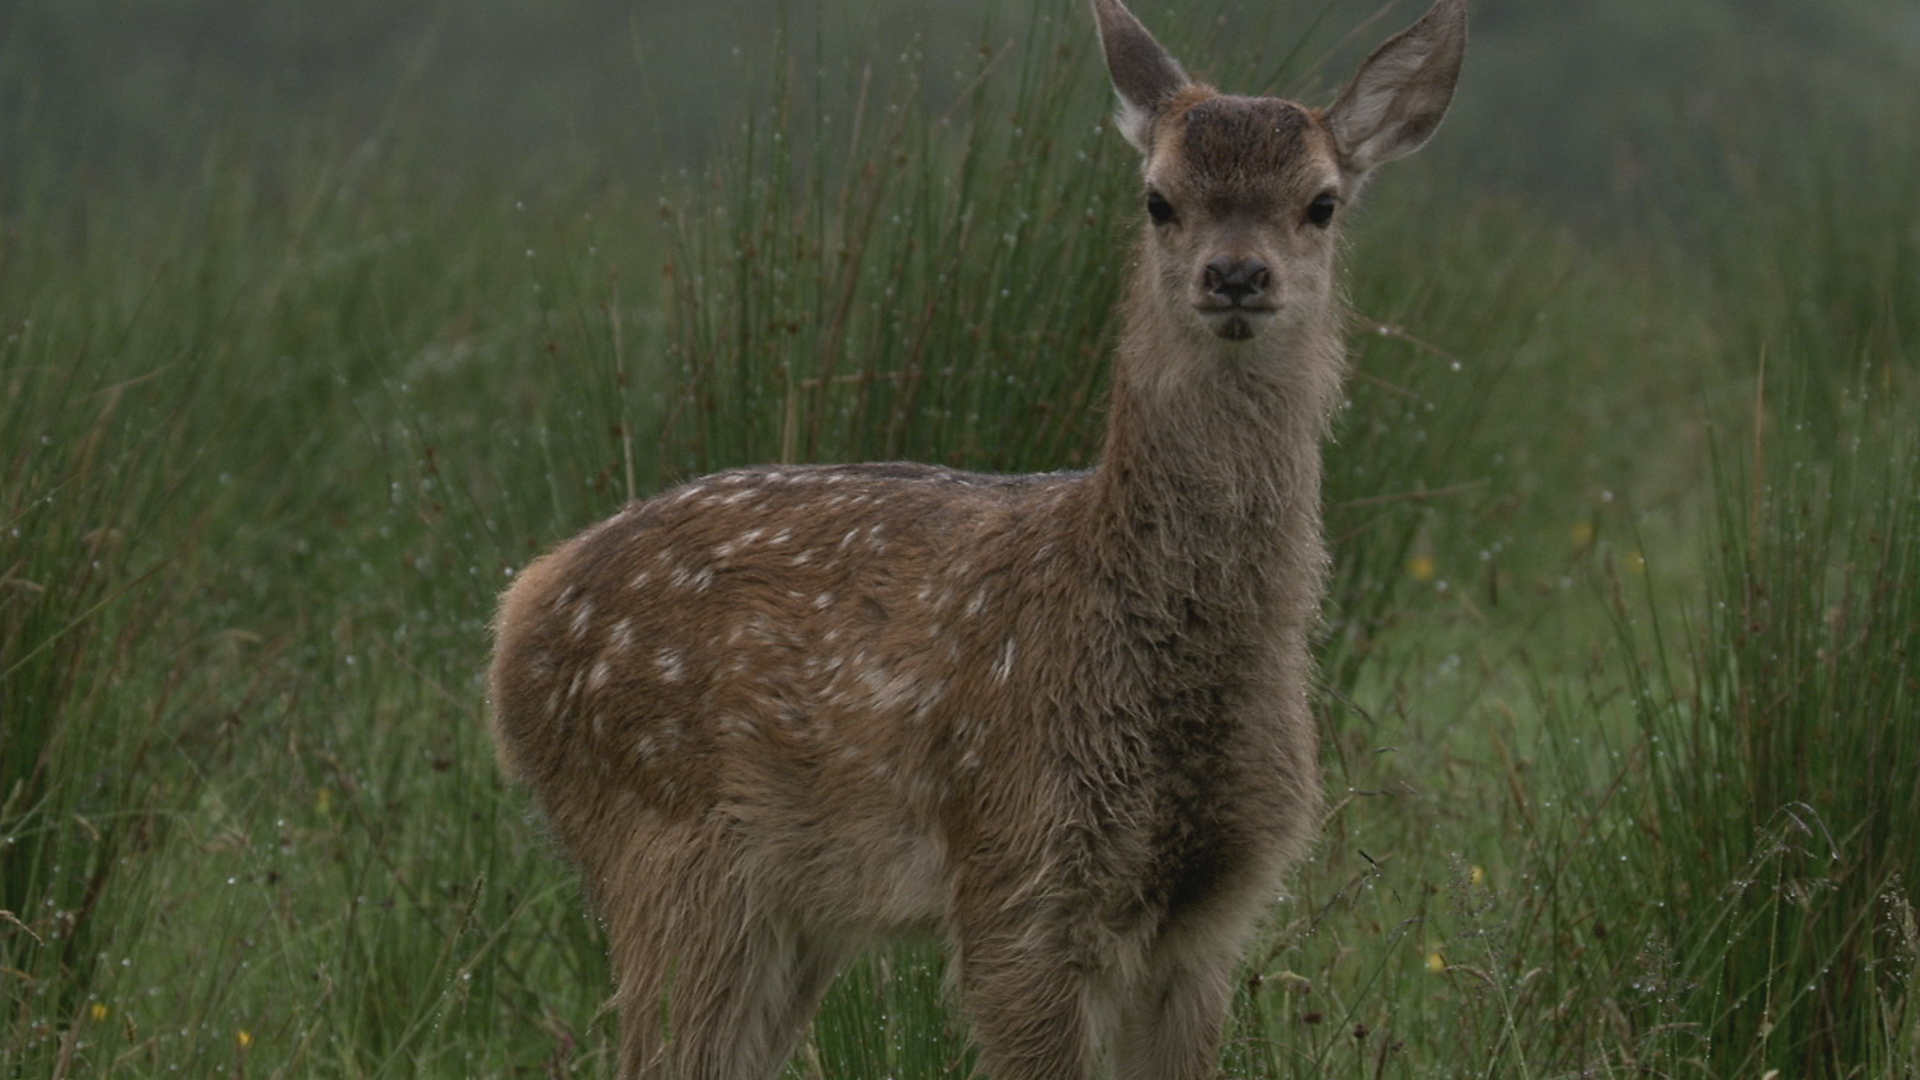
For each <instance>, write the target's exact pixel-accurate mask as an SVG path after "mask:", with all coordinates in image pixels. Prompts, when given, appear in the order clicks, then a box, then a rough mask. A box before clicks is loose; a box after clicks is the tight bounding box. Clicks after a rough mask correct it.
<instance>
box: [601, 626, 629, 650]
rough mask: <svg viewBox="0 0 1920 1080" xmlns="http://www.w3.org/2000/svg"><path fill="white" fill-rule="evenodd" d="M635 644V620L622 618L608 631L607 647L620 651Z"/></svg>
mask: <svg viewBox="0 0 1920 1080" xmlns="http://www.w3.org/2000/svg"><path fill="white" fill-rule="evenodd" d="M632 644H633V620H632V619H621V620H620V621H619V622H617V623H614V624H613V629H612V630H610V631H608V633H607V648H608V649H609V650H611V651H613V652H618V651H620V650H622V649H625V648H627V647H628V646H630V645H632Z"/></svg>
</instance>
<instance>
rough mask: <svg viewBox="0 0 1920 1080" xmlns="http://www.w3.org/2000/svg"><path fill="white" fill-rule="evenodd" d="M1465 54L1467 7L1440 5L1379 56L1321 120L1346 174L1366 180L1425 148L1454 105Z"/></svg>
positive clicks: (1448, 0) (1460, 1)
mask: <svg viewBox="0 0 1920 1080" xmlns="http://www.w3.org/2000/svg"><path fill="white" fill-rule="evenodd" d="M1466 50H1467V4H1466V0H1435V3H1434V5H1433V7H1431V8H1429V9H1428V11H1427V13H1426V14H1425V15H1424V16H1422V17H1421V19H1420V21H1419V22H1417V23H1414V24H1413V25H1412V26H1410V27H1408V28H1407V29H1405V30H1403V31H1401V32H1400V33H1399V34H1397V35H1395V36H1394V37H1392V38H1390V39H1389V40H1388V41H1387V43H1386V44H1384V45H1382V46H1380V47H1379V48H1378V49H1375V50H1374V53H1373V55H1372V56H1369V57H1367V62H1366V63H1364V64H1362V65H1360V71H1359V74H1357V75H1355V76H1354V77H1353V81H1352V82H1350V83H1348V84H1347V88H1346V89H1345V90H1342V91H1341V92H1340V97H1339V99H1338V100H1336V101H1335V102H1334V103H1333V104H1332V105H1330V106H1328V107H1327V111H1326V113H1325V114H1324V115H1325V119H1326V122H1327V127H1328V129H1329V130H1331V131H1332V132H1333V139H1334V143H1335V144H1336V145H1337V146H1338V147H1339V149H1340V155H1341V157H1343V158H1344V159H1345V160H1346V165H1347V167H1348V168H1349V169H1351V170H1352V171H1353V172H1354V173H1356V174H1358V173H1364V172H1366V171H1367V170H1368V169H1371V168H1373V167H1374V166H1375V165H1378V164H1380V163H1382V162H1386V161H1392V160H1393V159H1394V158H1397V157H1405V156H1406V155H1408V154H1411V153H1413V152H1414V151H1415V150H1418V149H1420V148H1421V147H1422V146H1424V145H1426V142H1427V139H1428V138H1430V137H1431V136H1432V135H1433V131H1434V129H1435V128H1437V127H1439V126H1440V120H1441V118H1442V117H1444V116H1446V115H1447V106H1448V105H1449V104H1451V103H1452V101H1453V87H1454V84H1455V83H1456V82H1458V81H1459V79H1460V60H1461V58H1462V57H1463V56H1465V55H1466Z"/></svg>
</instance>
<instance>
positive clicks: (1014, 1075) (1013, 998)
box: [956, 913, 1099, 1080]
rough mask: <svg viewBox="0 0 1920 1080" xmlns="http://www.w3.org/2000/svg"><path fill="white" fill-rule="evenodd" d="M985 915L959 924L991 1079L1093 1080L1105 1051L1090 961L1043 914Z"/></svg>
mask: <svg viewBox="0 0 1920 1080" xmlns="http://www.w3.org/2000/svg"><path fill="white" fill-rule="evenodd" d="M994 914H1004V913H994ZM986 921H987V920H980V921H979V922H976V923H975V924H974V925H971V926H968V925H962V926H960V927H958V928H956V929H957V933H956V938H957V940H958V944H959V955H958V961H959V967H960V987H961V994H962V997H963V998H964V1000H965V1004H966V1009H967V1013H968V1016H969V1019H970V1020H971V1022H972V1029H973V1036H974V1041H975V1042H976V1043H977V1044H978V1045H979V1048H980V1063H981V1065H982V1067H983V1071H984V1072H985V1073H986V1075H987V1076H989V1077H991V1078H992V1080H1087V1078H1089V1077H1091V1076H1092V1075H1093V1072H1094V1063H1095V1062H1096V1061H1097V1060H1098V1056H1099V1049H1098V1045H1097V1044H1098V1035H1099V1032H1098V1030H1097V1024H1096V1022H1095V1018H1094V1007H1095V1001H1094V987H1093V985H1092V982H1091V979H1090V978H1089V972H1088V971H1087V965H1086V964H1085V963H1084V962H1081V961H1079V960H1077V959H1076V958H1075V957H1074V956H1073V955H1072V954H1071V952H1070V951H1069V950H1067V949H1065V948H1063V947H1061V944H1060V939H1059V935H1058V934H1056V933H1051V932H1049V930H1048V929H1047V928H1046V927H1045V926H1044V925H1040V924H1039V923H1040V920H1020V921H1018V922H1012V921H1003V919H994V920H992V924H991V925H981V924H980V923H984V922H986Z"/></svg>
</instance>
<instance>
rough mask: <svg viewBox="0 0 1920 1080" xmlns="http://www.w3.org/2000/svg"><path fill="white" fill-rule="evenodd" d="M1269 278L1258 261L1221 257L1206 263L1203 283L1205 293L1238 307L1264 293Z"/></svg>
mask: <svg viewBox="0 0 1920 1080" xmlns="http://www.w3.org/2000/svg"><path fill="white" fill-rule="evenodd" d="M1271 276H1272V275H1271V274H1270V273H1269V272H1268V270H1267V264H1266V263H1263V262H1261V261H1260V260H1259V259H1250V258H1225V257H1222V258H1218V259H1214V260H1213V261H1211V262H1209V263H1207V269H1206V273H1205V283H1206V288H1207V292H1209V293H1211V294H1212V295H1214V296H1217V297H1219V298H1220V299H1222V300H1225V301H1226V302H1228V303H1229V304H1234V305H1238V304H1240V303H1241V302H1242V301H1245V300H1248V299H1250V298H1252V297H1255V296H1259V295H1260V294H1261V293H1262V292H1265V291H1266V288H1267V282H1268V280H1269V279H1270V278H1271Z"/></svg>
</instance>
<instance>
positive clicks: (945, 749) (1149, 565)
mask: <svg viewBox="0 0 1920 1080" xmlns="http://www.w3.org/2000/svg"><path fill="white" fill-rule="evenodd" d="M1092 6H1093V12H1094V16H1095V20H1096V23H1097V26H1098V32H1099V38H1100V42H1101V45H1102V47H1103V51H1104V54H1105V59H1106V64H1107V69H1108V73H1109V75H1110V76H1111V79H1112V82H1113V86H1114V89H1115V91H1116V93H1117V95H1118V106H1117V112H1116V114H1115V126H1116V127H1117V129H1118V130H1119V132H1120V133H1121V134H1122V135H1123V136H1124V137H1125V138H1126V140H1127V141H1128V142H1130V143H1131V144H1132V145H1133V146H1134V147H1135V148H1136V149H1138V151H1139V152H1140V154H1141V156H1142V162H1143V166H1142V178H1143V181H1144V184H1143V192H1142V195H1141V203H1140V210H1141V211H1142V212H1143V217H1144V220H1143V221H1142V222H1141V224H1140V227H1139V237H1138V240H1137V242H1136V245H1135V247H1134V249H1133V256H1132V262H1131V264H1130V268H1129V273H1128V277H1127V281H1126V284H1125V286H1124V289H1123V293H1122V297H1121V299H1120V301H1119V302H1118V306H1117V317H1118V320H1119V323H1120V332H1119V334H1118V335H1117V341H1116V345H1115V348H1114V353H1113V358H1112V377H1111V383H1110V390H1109V395H1110V400H1109V406H1108V414H1107V426H1106V432H1105V437H1104V443H1103V444H1102V447H1101V450H1100V453H1099V456H1098V457H1097V459H1096V461H1095V464H1094V465H1093V466H1092V467H1091V468H1089V469H1086V470H1082V471H1068V472H1055V473H1045V474H1037V475H999V474H984V473H973V472H965V471H960V470H956V469H950V468H945V467H940V466H935V465H925V464H914V463H901V462H893V463H878V464H845V465H770V466H760V467H751V468H738V469H732V470H729V471H724V472H720V473H717V474H714V475H710V476H705V477H702V478H699V479H694V480H691V481H688V482H686V483H684V484H682V485H680V486H678V487H677V488H673V489H671V490H668V491H665V492H664V493H661V494H659V495H656V496H654V497H652V498H650V499H645V500H639V501H634V502H631V503H629V504H628V505H626V506H625V507H624V508H623V509H621V510H620V511H619V512H618V513H616V514H615V515H614V516H613V517H611V518H609V519H607V520H606V521H603V522H601V523H600V524H598V525H595V526H593V527H591V528H589V529H587V530H586V531H585V532H583V533H581V534H580V535H578V536H576V537H574V538H572V539H570V540H567V541H565V542H564V543H561V544H560V545H559V546H558V547H556V548H554V549H552V550H551V551H550V552H548V553H547V554H545V555H543V556H541V557H540V558H538V559H536V560H534V561H533V562H532V563H531V564H530V565H528V566H526V567H525V568H524V569H522V570H521V571H520V572H519V573H518V574H517V575H515V577H514V580H513V581H512V583H511V586H510V587H509V588H508V589H507V590H506V592H505V594H504V596H503V597H502V600H501V603H500V606H499V611H498V615H497V618H496V620H495V624H494V635H495V648H494V654H493V659H492V665H491V670H490V674H489V694H490V697H491V706H492V708H491V715H492V733H493V737H494V740H495V744H496V747H497V750H498V756H499V758H500V761H501V763H502V765H503V767H504V770H505V771H506V772H507V773H508V774H510V775H511V776H512V777H514V778H516V779H517V780H519V781H520V782H522V783H524V784H525V785H526V786H527V787H529V788H530V789H531V793H532V795H533V797H534V801H535V803H536V804H537V807H538V809H539V811H540V813H541V815H542V818H543V819H544V821H545V823H546V827H547V828H548V829H549V830H550V834H551V836H552V838H553V839H554V840H555V842H556V843H557V845H558V846H559V847H560V848H561V849H562V851H563V852H564V854H565V855H566V856H567V857H568V858H570V859H571V860H572V861H573V862H574V863H576V864H577V866H578V869H579V872H580V874H581V876H582V880H583V882H584V886H585V891H586V893H587V897H588V900H589V902H590V904H591V906H592V909H593V910H594V912H596V913H597V915H598V918H599V920H600V922H601V925H602V926H603V928H604V932H605V939H606V946H607V949H608V957H609V964H610V967H611V969H612V974H613V978H614V981H615V990H614V994H613V997H612V999H611V1002H610V1007H611V1008H612V1009H614V1010H615V1011H616V1012H617V1015H618V1019H619V1026H620V1038H619V1070H620V1075H621V1076H623V1077H627V1078H632V1080H769V1078H771V1077H773V1076H774V1075H776V1074H777V1072H778V1071H779V1070H780V1069H781V1068H782V1067H783V1065H784V1063H785V1062H786V1060H787V1058H788V1057H789V1056H790V1054H791V1053H792V1052H793V1051H794V1049H795V1048H796V1047H797V1045H798V1043H799V1040H800V1039H801V1037H802V1036H803V1035H804V1033H805V1031H806V1028H807V1026H808V1024H809V1022H810V1020H811V1017H812V1015H813V1013H814V1012H815V1011H816V1009H817V1008H818V1006H819V1004H820V1002H821V1001H822V999H823V997H824V995H825V994H826V992H827V990H828V989H829V986H830V984H831V983H832V981H833V979H834V978H835V975H836V973H838V972H839V971H840V970H841V969H842V967H843V966H845V965H846V964H847V963H848V962H849V961H850V960H851V959H852V958H854V957H855V956H856V955H857V954H858V953H860V952H861V951H862V950H863V949H867V948H869V947H870V946H873V945H875V944H876V943H880V942H884V941H886V940H888V939H890V938H892V937H894V936H896V935H901V934H914V933H918V934H923V935H924V934H927V933H928V932H932V933H934V934H937V935H939V937H940V938H941V939H942V940H943V942H944V944H945V946H946V948H947V949H948V953H949V961H948V965H947V971H948V980H949V984H950V991H951V993H952V994H953V995H954V996H955V997H957V999H958V1005H959V1007H960V1010H961V1012H962V1013H963V1014H964V1016H965V1017H966V1021H967V1024H968V1030H969V1034H970V1037H971V1039H972V1041H973V1043H974V1045H975V1046H976V1047H977V1049H978V1062H979V1064H980V1066H981V1067H982V1069H983V1070H984V1072H985V1073H986V1074H987V1075H988V1076H990V1077H992V1078H994V1080H1087V1078H1090V1077H1092V1076H1094V1075H1095V1074H1096V1073H1097V1072H1102V1071H1105V1072H1110V1074H1111V1075H1112V1076H1114V1077H1116V1078H1117V1080H1202V1078H1205V1077H1208V1076H1210V1075H1211V1074H1212V1072H1213V1071H1214V1069H1215V1068H1216V1067H1217V1064H1218V1053H1219V1044H1220V1041H1221V1039H1222V1037H1223V1029H1224V1025H1225V1018H1226V1016H1227V1013H1228V1012H1229V1006H1230V1004H1231V998H1232V994H1233V990H1234V987H1235V985H1236V978H1235V973H1236V969H1237V967H1238V965H1239V964H1240V963H1241V962H1242V954H1243V952H1244V951H1245V950H1246V949H1247V947H1248V946H1249V944H1250V942H1251V940H1252V939H1253V937H1254V935H1255V934H1256V933H1257V932H1258V930H1259V927H1260V925H1261V922H1262V920H1263V918H1264V917H1265V916H1266V915H1267V913H1268V912H1269V911H1270V909H1271V908H1272V907H1273V906H1274V904H1275V902H1276V901H1277V899H1278V898H1279V897H1280V895H1281V890H1282V888H1283V885H1284V877H1285V874H1286V873H1287V871H1288V870H1289V868H1291V867H1293V866H1295V865H1296V864H1297V863H1298V862H1299V861H1300V860H1302V859H1303V858H1304V857H1306V856H1307V855H1308V854H1309V849H1310V846H1311V844H1312V842H1313V839H1314V837H1315V835H1316V832H1317V828H1318V825H1319V818H1320V815H1321V807H1322V802H1321V790H1320V780H1319V770H1318V737H1317V733H1316V727H1315V719H1314V717H1313V714H1312V712H1311V709H1310V702H1311V694H1310V691H1311V683H1312V679H1313V669H1312V663H1311V657H1310V649H1311V645H1312V640H1313V637H1314V633H1315V630H1316V627H1317V623H1318V620H1319V617H1320V615H1319V612H1320V606H1321V604H1322V602H1323V598H1324V592H1325V589H1326V584H1325V582H1326V579H1327V576H1328V565H1329V555H1328V551H1327V548H1326V545H1325V542H1324V540H1323V538H1322V527H1321V505H1320V502H1321V475H1322V464H1321V447H1322V445H1323V443H1324V442H1325V441H1326V438H1327V436H1328V434H1329V430H1330V427H1331V417H1332V416H1333V414H1334V412H1335V410H1336V408H1337V406H1338V404H1339V400H1340V397H1341V394H1342V392H1343V380H1344V377H1345V367H1346V361H1345V353H1344V347H1343V341H1342V325H1343V319H1344V315H1343V309H1342V307H1341V305H1340V303H1339V301H1338V295H1337V294H1338V287H1337V283H1336V273H1335V264H1336V258H1335V256H1336V250H1337V248H1338V245H1339V233H1340V224H1341V222H1342V220H1343V219H1344V217H1345V215H1346V213H1347V211H1348V209H1349V208H1350V207H1351V205H1352V204H1353V202H1354V200H1355V198H1356V197H1357V196H1358V194H1359V193H1360V190H1361V187H1362V184H1363V182H1364V181H1365V180H1366V178H1367V177H1368V175H1369V174H1370V172H1371V170H1372V169H1373V168H1374V167H1375V166H1378V165H1380V164H1382V163H1384V162H1387V161H1390V160H1393V159H1396V158H1399V157H1402V156H1404V155H1406V154H1409V153H1411V152H1413V151H1414V150H1417V149H1418V148H1420V147H1421V146H1422V145H1424V144H1425V143H1426V142H1427V141H1428V139H1429V137H1430V136H1431V135H1432V134H1433V132H1434V130H1435V128H1436V127H1437V126H1438V125H1439V124H1440V122H1441V119H1442V117H1443V116H1444V115H1445V114H1446V112H1447V109H1448V106H1449V104H1450V103H1451V101H1452V98H1453V92H1454V86H1455V83H1456V81H1457V79H1458V75H1459V71H1460V65H1461V60H1462V57H1463V55H1464V50H1465V45H1466V6H1465V0H1437V2H1435V3H1434V4H1433V5H1432V7H1431V8H1430V9H1429V10H1428V11H1427V12H1426V13H1425V15H1424V16H1423V17H1421V18H1420V19H1419V21H1418V22H1416V23H1415V24H1414V25H1412V26H1411V27H1409V28H1408V29H1406V30H1404V31H1402V32H1401V33H1400V34H1398V35H1397V36H1394V37H1392V38H1391V39H1389V40H1387V41H1386V42H1385V43H1384V44H1382V45H1381V46H1380V47H1379V48H1378V49H1377V50H1375V51H1374V52H1373V53H1372V55H1371V56H1370V57H1368V58H1367V59H1366V60H1365V61H1364V62H1363V63H1362V65H1361V66H1360V67H1359V69H1358V71H1357V73H1356V74H1355V75H1354V76H1353V78H1352V80H1351V81H1350V82H1349V83H1348V84H1347V85H1346V86H1345V87H1344V89H1343V90H1341V92H1340V93H1339V95H1338V96H1337V98H1336V99H1335V100H1334V101H1333V103H1332V104H1331V105H1329V106H1327V107H1326V108H1324V109H1310V108H1306V107H1304V106H1301V105H1298V104H1295V103H1293V102H1291V101H1287V100H1283V99H1279V98H1275V97H1237V96H1231V95H1227V94H1223V93H1220V92H1219V91H1217V90H1215V89H1213V88H1212V87H1210V86H1207V85H1205V84H1203V83H1200V82H1196V81H1193V80H1192V79H1190V78H1189V77H1188V76H1187V74H1186V72H1185V70H1184V69H1183V68H1182V67H1181V65H1180V64H1179V63H1178V62H1177V61H1176V60H1175V59H1174V58H1173V57H1172V56H1170V55H1169V54H1168V53H1167V51H1166V50H1165V49H1164V48H1162V46H1161V45H1160V44H1159V42H1158V41H1157V40H1156V39H1155V38H1154V37H1153V36H1152V34H1150V33H1149V32H1148V31H1147V30H1146V28H1145V27H1143V26H1142V25H1141V23H1140V22H1139V21H1138V20H1137V19H1136V18H1135V17H1134V16H1133V14H1132V13H1131V12H1129V11H1128V10H1127V8H1126V7H1125V6H1124V5H1123V4H1122V3H1121V2H1120V0H1092Z"/></svg>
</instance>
